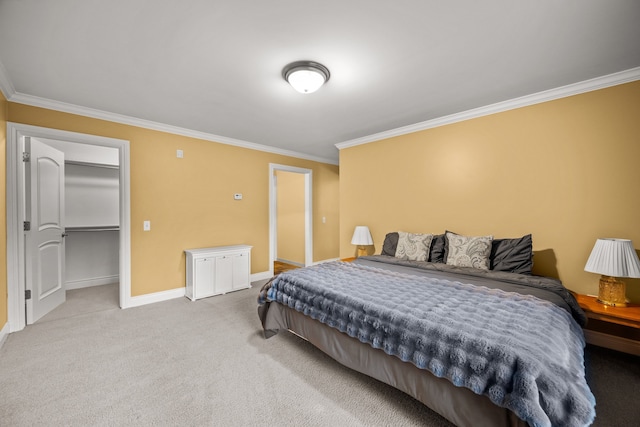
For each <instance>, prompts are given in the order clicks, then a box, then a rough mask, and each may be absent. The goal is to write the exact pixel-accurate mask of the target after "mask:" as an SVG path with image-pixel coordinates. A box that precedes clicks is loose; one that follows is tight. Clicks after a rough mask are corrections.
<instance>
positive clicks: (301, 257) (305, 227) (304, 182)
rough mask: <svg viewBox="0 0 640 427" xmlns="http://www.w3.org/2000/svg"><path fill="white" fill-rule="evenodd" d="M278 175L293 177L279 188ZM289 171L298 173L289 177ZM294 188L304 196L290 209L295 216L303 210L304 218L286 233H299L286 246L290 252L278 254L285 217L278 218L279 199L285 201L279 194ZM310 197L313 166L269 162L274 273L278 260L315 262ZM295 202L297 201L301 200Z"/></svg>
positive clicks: (271, 247) (304, 264)
mask: <svg viewBox="0 0 640 427" xmlns="http://www.w3.org/2000/svg"><path fill="white" fill-rule="evenodd" d="M278 174H281V178H287V177H289V178H292V179H289V180H287V185H286V188H282V189H280V187H279V185H278ZM289 174H295V175H296V176H295V177H293V176H289ZM297 178H300V179H297ZM287 189H288V190H287ZM292 189H296V190H295V191H298V189H299V190H300V191H302V192H303V194H302V195H301V196H302V197H301V201H300V206H298V207H290V209H289V210H288V211H290V212H292V213H294V214H295V215H296V216H297V214H296V213H295V212H298V211H301V212H300V214H301V217H302V218H300V223H298V218H296V220H295V222H296V223H295V224H290V225H291V226H292V227H291V228H290V229H289V230H287V232H288V233H290V234H292V235H296V234H297V236H295V237H296V238H295V242H290V243H291V244H290V245H288V247H289V248H288V249H286V250H287V251H289V252H288V253H281V254H279V252H278V249H279V245H278V236H279V235H280V236H281V238H282V236H283V234H282V233H280V232H279V230H278V223H280V224H281V227H282V221H281V220H282V218H279V217H278V216H279V214H278V213H279V209H278V200H279V199H280V200H281V201H282V198H279V191H280V196H282V194H281V193H282V191H291V190H292ZM311 200H312V171H311V170H310V169H303V168H297V167H293V166H286V165H278V164H273V163H272V164H269V204H270V206H269V225H270V226H269V269H270V273H271V274H272V275H273V273H274V263H275V262H276V261H277V260H278V259H280V260H284V261H289V262H291V263H292V264H293V265H297V266H309V265H311V264H312V263H313V240H312V236H313V233H312V230H313V221H312V219H313V213H312V205H311ZM295 203H296V204H297V203H298V202H295ZM288 228H289V227H288ZM291 239H293V237H291ZM291 248H293V249H291ZM300 249H302V250H303V254H297V253H296V252H300ZM280 250H281V251H282V250H283V246H282V245H280Z"/></svg>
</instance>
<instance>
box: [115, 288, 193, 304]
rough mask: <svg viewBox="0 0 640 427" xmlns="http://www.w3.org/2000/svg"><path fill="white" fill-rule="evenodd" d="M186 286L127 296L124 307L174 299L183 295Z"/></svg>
mask: <svg viewBox="0 0 640 427" xmlns="http://www.w3.org/2000/svg"><path fill="white" fill-rule="evenodd" d="M185 290H186V288H184V287H183V288H176V289H170V290H168V291H161V292H154V293H152V294H146V295H138V296H136V297H131V298H129V301H128V304H127V306H126V307H122V308H132V307H139V306H141V305H147V304H153V303H156V302H162V301H168V300H170V299H176V298H181V297H184V295H185Z"/></svg>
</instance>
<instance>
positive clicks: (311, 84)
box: [282, 61, 331, 93]
mask: <svg viewBox="0 0 640 427" xmlns="http://www.w3.org/2000/svg"><path fill="white" fill-rule="evenodd" d="M330 76H331V74H330V73H329V69H328V68H327V67H325V66H324V65H322V64H319V63H317V62H313V61H296V62H292V63H291V64H289V65H287V66H286V67H284V69H283V70H282V77H284V79H285V80H286V81H287V82H288V83H289V84H290V85H291V86H293V88H294V89H295V90H297V91H298V92H300V93H313V92H315V91H317V90H318V89H320V87H321V86H322V85H323V84H325V83H326V82H327V81H328V80H329V77H330Z"/></svg>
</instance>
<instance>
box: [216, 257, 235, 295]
mask: <svg viewBox="0 0 640 427" xmlns="http://www.w3.org/2000/svg"><path fill="white" fill-rule="evenodd" d="M231 290H233V258H232V257H230V256H228V255H225V256H219V257H216V289H215V292H216V294H223V293H226V292H229V291H231Z"/></svg>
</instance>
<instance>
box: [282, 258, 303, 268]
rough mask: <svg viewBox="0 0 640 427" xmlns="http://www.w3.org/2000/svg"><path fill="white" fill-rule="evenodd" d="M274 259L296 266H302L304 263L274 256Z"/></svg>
mask: <svg viewBox="0 0 640 427" xmlns="http://www.w3.org/2000/svg"><path fill="white" fill-rule="evenodd" d="M276 261H279V262H284V263H285V264H291V265H295V266H296V267H304V264H302V263H301V262H297V261H291V260H289V259H283V258H276Z"/></svg>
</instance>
